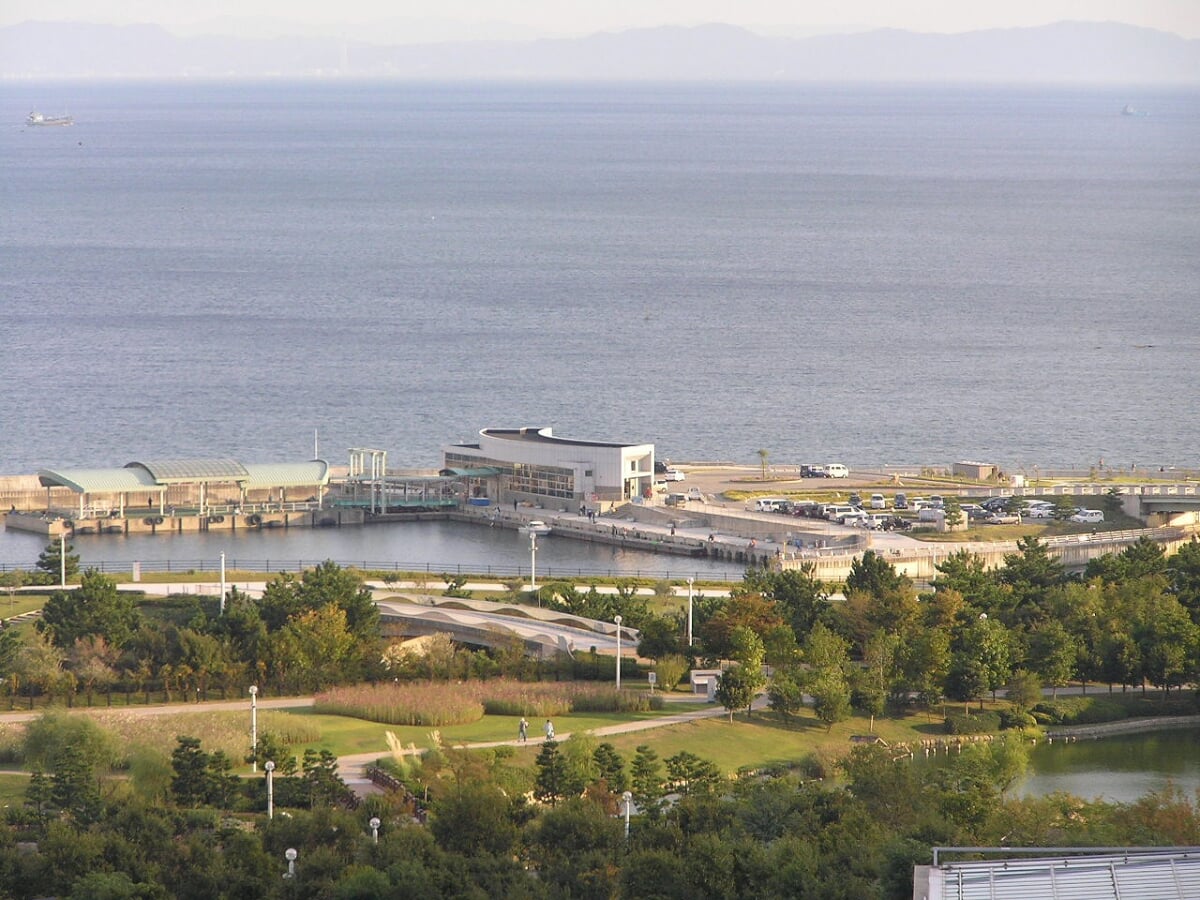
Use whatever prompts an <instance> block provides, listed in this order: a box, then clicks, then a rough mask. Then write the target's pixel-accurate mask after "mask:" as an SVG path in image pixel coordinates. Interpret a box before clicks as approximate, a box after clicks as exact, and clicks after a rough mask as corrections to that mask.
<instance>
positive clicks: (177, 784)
mask: <svg viewBox="0 0 1200 900" xmlns="http://www.w3.org/2000/svg"><path fill="white" fill-rule="evenodd" d="M208 764H209V756H208V753H207V752H206V751H204V750H202V749H201V747H200V739H199V738H194V737H187V736H185V735H180V736H179V737H177V738H175V749H174V750H173V751H171V770H172V772H173V773H174V774H173V775H172V777H171V796H173V797H174V798H175V802H176V803H178V804H179V805H180V806H189V807H190V806H200V805H202V804H204V803H205V802H206V801H207V800H208V796H209V793H210V781H209V777H210V773H209V765H208Z"/></svg>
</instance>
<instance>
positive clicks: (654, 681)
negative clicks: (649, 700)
mask: <svg viewBox="0 0 1200 900" xmlns="http://www.w3.org/2000/svg"><path fill="white" fill-rule="evenodd" d="M646 678H647V679H648V680H649V681H650V693H652V694H653V693H654V685H656V684H658V673H657V672H651V673H650V674H648V675H647V676H646Z"/></svg>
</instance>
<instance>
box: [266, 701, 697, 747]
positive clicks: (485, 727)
mask: <svg viewBox="0 0 1200 900" xmlns="http://www.w3.org/2000/svg"><path fill="white" fill-rule="evenodd" d="M695 708H696V706H694V705H693V704H674V703H673V704H671V706H670V707H669V708H668V709H666V710H665V711H653V712H641V713H586V714H584V713H580V714H578V715H565V716H555V717H554V720H553V721H554V730H555V731H556V732H557V733H558V734H560V735H561V734H566V733H568V732H575V731H590V730H592V729H594V728H602V727H604V726H606V725H619V724H621V723H622V722H636V721H644V720H647V719H655V718H658V717H660V716H664V715H673V714H675V713H681V712H687V711H689V710H691V709H695ZM287 715H289V716H300V717H302V718H304V719H305V720H306V721H308V722H311V723H314V724H316V725H317V726H318V727H319V728H320V731H321V738H320V740H316V741H312V742H310V743H308V744H300V745H297V746H296V748H295V749H296V751H297V753H298V754H301V755H302V754H303V753H304V750H305V749H306V748H307V747H313V748H325V749H328V750H331V751H333V752H334V753H336V754H337V755H339V756H344V755H346V754H351V753H372V752H375V751H378V752H379V755H380V756H384V755H386V754H387V740H386V738H385V737H384V735H385V733H386V732H389V731H390V732H392V733H393V734H395V735H396V737H397V738H399V739H400V742H401V743H402V744H404V745H405V746H407V745H408V744H410V743H413V744H416V745H417V747H418V748H428V747H429V746H431V743H432V742H431V741H430V737H429V735H430V732H432V731H434V730H436V731H437V732H438V733H439V734H440V735H441V737H442V741H443V742H444V743H446V744H449V745H451V746H453V745H454V744H461V743H484V742H489V741H511V740H516V737H517V723H518V722H519V721H520V717H519V716H484V717H483V718H482V719H479V720H478V721H476V722H470V723H468V724H466V725H451V726H447V727H445V728H439V729H432V728H426V727H423V726H419V725H383V724H380V723H378V722H367V721H364V720H362V719H351V718H348V717H346V716H330V715H324V714H321V713H315V712H312V711H311V710H307V709H294V710H290V711H289V712H288V713H287ZM545 724H546V722H545V720H544V719H543V720H530V723H529V734H530V736H531V737H540V736H541V735H542V728H543V727H544V726H545ZM645 733H653V732H645Z"/></svg>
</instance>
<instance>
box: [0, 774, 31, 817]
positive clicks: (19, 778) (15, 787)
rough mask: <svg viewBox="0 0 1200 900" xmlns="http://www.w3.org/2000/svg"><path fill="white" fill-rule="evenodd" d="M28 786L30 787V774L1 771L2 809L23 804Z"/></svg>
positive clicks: (0, 806)
mask: <svg viewBox="0 0 1200 900" xmlns="http://www.w3.org/2000/svg"><path fill="white" fill-rule="evenodd" d="M27 787H29V776H28V775H24V774H19V773H13V772H0V809H4V808H7V807H9V806H20V805H22V804H23V803H24V802H25V789H26V788H27Z"/></svg>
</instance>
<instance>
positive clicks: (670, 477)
mask: <svg viewBox="0 0 1200 900" xmlns="http://www.w3.org/2000/svg"><path fill="white" fill-rule="evenodd" d="M663 475H664V476H665V477H666V479H667V481H683V480H684V479H685V478H686V477H687V476H686V475H684V474H683V473H682V472H680V471H679V470H678V469H667V471H666V472H664V473H663Z"/></svg>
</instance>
